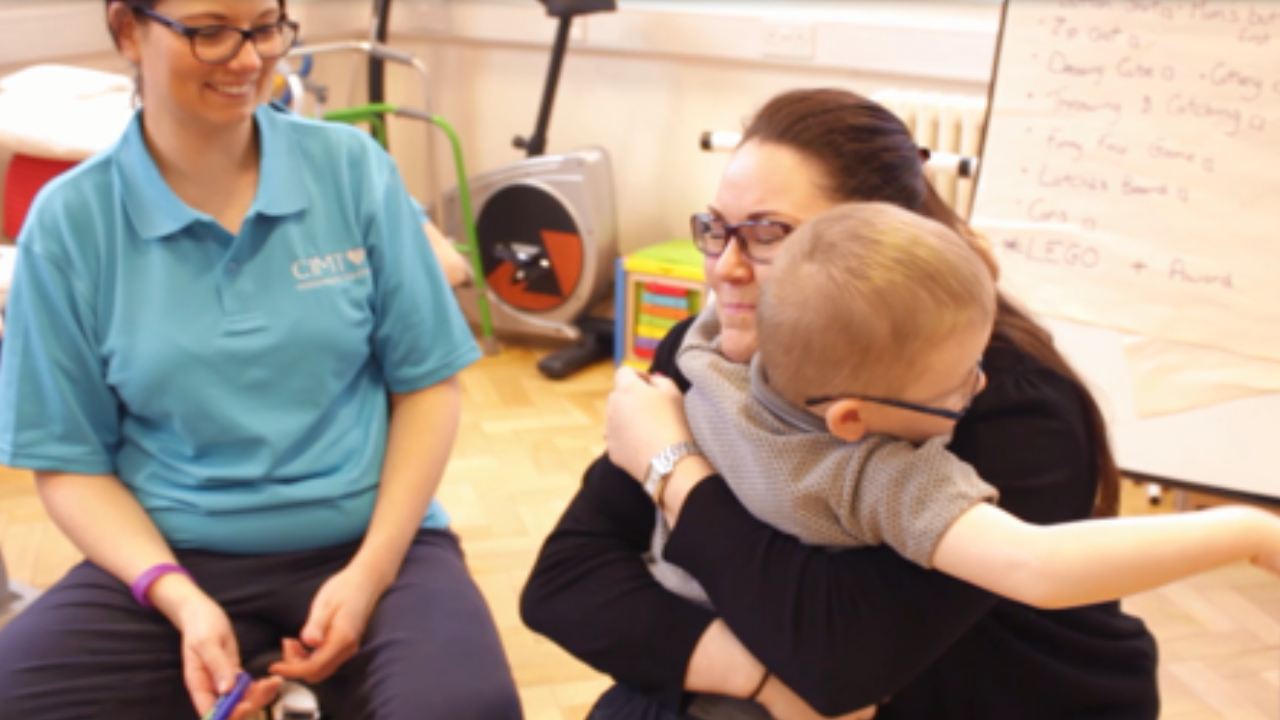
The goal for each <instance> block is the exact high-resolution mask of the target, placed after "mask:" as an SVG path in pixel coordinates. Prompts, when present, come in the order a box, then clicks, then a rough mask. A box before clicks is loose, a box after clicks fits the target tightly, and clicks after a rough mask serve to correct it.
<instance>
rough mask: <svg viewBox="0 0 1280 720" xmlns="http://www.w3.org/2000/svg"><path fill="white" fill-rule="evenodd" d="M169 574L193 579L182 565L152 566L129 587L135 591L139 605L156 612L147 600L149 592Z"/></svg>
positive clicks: (134, 594)
mask: <svg viewBox="0 0 1280 720" xmlns="http://www.w3.org/2000/svg"><path fill="white" fill-rule="evenodd" d="M169 573H180V574H182V575H186V576H187V578H188V579H193V578H192V577H191V573H189V572H187V569H186V568H184V567H182V566H181V565H175V564H173V563H160V564H158V565H152V566H151V567H149V568H147V569H146V570H143V571H142V574H141V575H139V576H138V579H136V580H134V581H133V584H132V585H130V586H129V589H130V590H132V591H133V599H134V600H137V601H138V604H139V605H141V606H142V607H144V608H147V609H148V610H154V609H155V607H156V606H155V605H152V604H151V601H150V600H148V599H147V592H148V591H149V590H151V586H152V585H154V584H155V583H156V581H157V580H159V579H160V578H161V577H163V576H165V575H168V574H169Z"/></svg>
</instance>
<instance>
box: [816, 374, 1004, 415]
mask: <svg viewBox="0 0 1280 720" xmlns="http://www.w3.org/2000/svg"><path fill="white" fill-rule="evenodd" d="M984 374H985V373H984V372H983V370H982V360H981V359H979V360H978V368H977V371H976V372H975V373H974V374H973V388H972V389H971V390H970V391H969V401H968V402H967V403H965V406H964V407H963V408H961V409H959V410H948V409H946V408H935V407H929V406H928V405H919V404H916V403H912V402H907V401H905V400H894V399H892V398H884V397H877V396H875V395H859V394H856V393H840V394H839V395H823V396H822V397H815V398H809V399H808V400H805V401H804V404H805V407H814V406H817V405H825V404H827V403H829V402H835V401H836V400H846V399H849V400H865V401H867V402H873V403H876V404H878V405H888V406H890V407H896V408H902V409H903V410H910V411H912V412H918V413H924V414H925V415H933V416H934V417H940V418H946V419H947V420H957V421H958V420H960V418H962V417H964V416H965V413H967V412H969V408H971V407H973V399H974V398H975V397H977V396H978V391H979V390H980V389H981V388H982V378H983V376H984Z"/></svg>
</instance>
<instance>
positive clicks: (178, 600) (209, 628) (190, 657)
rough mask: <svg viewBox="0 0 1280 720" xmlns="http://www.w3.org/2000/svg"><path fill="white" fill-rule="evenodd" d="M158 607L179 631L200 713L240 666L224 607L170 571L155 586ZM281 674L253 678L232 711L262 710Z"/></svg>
mask: <svg viewBox="0 0 1280 720" xmlns="http://www.w3.org/2000/svg"><path fill="white" fill-rule="evenodd" d="M151 598H152V601H153V602H154V603H155V605H156V608H157V609H159V610H160V611H161V612H163V613H164V614H165V616H166V617H168V618H169V619H170V621H172V622H173V624H174V627H176V628H178V631H179V632H180V633H182V676H183V681H184V682H185V683H186V686H187V692H188V693H190V694H191V702H192V704H193V705H195V708H196V713H197V714H199V715H201V716H204V715H206V714H207V713H208V712H209V710H210V709H211V708H212V707H213V705H214V703H216V702H217V700H218V696H219V695H222V694H223V693H226V692H228V691H230V690H231V688H232V686H233V685H235V680H236V675H237V674H238V673H239V672H240V670H241V665H240V647H239V644H238V643H237V642H236V635H235V632H234V631H233V630H232V628H231V620H230V619H229V618H227V614H226V612H225V611H223V609H222V608H221V607H220V606H219V605H218V604H217V603H216V602H214V601H213V598H210V597H209V596H208V595H206V594H204V592H203V591H201V590H200V588H198V587H196V585H195V584H194V583H192V582H190V581H189V580H187V579H186V578H185V577H181V576H176V575H171V576H166V577H164V578H161V579H160V580H159V581H157V582H156V585H155V586H153V590H152V592H151ZM280 683H281V680H280V678H265V679H262V680H257V681H254V683H253V684H251V685H250V686H249V689H248V690H247V691H246V692H245V694H244V697H243V698H242V699H241V700H240V703H239V704H238V705H237V706H236V708H235V710H234V711H233V712H232V714H231V720H243V719H244V718H248V717H251V716H252V715H253V714H254V713H257V712H258V711H259V710H262V709H263V708H265V707H266V706H267V705H269V704H270V703H271V702H272V701H273V700H275V698H276V694H277V693H278V692H279V691H280Z"/></svg>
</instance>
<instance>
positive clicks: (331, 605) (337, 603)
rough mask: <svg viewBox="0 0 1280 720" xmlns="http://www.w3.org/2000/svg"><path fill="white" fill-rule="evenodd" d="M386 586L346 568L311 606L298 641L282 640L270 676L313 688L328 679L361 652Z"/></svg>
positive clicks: (355, 570)
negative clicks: (281, 650)
mask: <svg viewBox="0 0 1280 720" xmlns="http://www.w3.org/2000/svg"><path fill="white" fill-rule="evenodd" d="M385 589H386V585H385V584H382V583H379V582H378V581H377V580H375V579H374V578H372V577H371V576H369V575H368V574H367V573H364V572H362V571H361V570H360V568H358V567H356V566H354V565H349V566H347V567H346V568H345V569H343V570H342V572H339V573H338V574H337V575H334V576H333V577H331V578H329V579H328V580H327V581H325V584H324V585H323V586H321V588H320V592H318V593H316V597H315V600H313V601H312V602H311V615H310V616H309V617H308V618H307V624H306V625H304V626H303V628H302V633H301V637H300V640H301V642H298V641H297V640H292V639H290V640H285V647H284V659H283V660H281V661H280V662H278V663H275V664H273V665H272V666H271V668H270V671H271V674H272V675H280V676H281V677H287V678H292V679H295V680H302V681H303V682H306V683H308V684H311V685H314V684H317V683H320V682H323V681H324V680H326V679H328V678H329V676H331V675H333V673H335V672H336V671H337V670H338V668H340V667H342V664H343V663H344V662H346V661H347V660H350V659H351V657H352V656H354V655H355V654H356V652H357V651H358V650H359V649H360V639H361V638H363V637H364V630H365V627H366V626H367V625H368V624H369V618H370V617H371V616H372V615H373V611H374V608H376V607H377V605H378V598H380V597H382V593H383V592H384V591H385Z"/></svg>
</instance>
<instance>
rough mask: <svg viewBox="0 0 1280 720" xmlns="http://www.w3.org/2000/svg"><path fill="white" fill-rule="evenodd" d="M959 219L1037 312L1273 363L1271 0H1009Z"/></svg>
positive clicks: (1277, 6)
mask: <svg viewBox="0 0 1280 720" xmlns="http://www.w3.org/2000/svg"><path fill="white" fill-rule="evenodd" d="M973 223H974V225H975V227H977V228H978V229H979V230H980V231H982V232H983V233H985V234H987V235H988V237H990V239H991V241H992V242H993V243H994V244H995V245H996V247H997V250H998V252H999V254H1000V262H1001V266H1002V271H1003V277H1002V280H1001V282H1002V285H1003V286H1004V287H1005V288H1006V289H1007V290H1008V291H1009V292H1011V293H1012V294H1013V295H1014V296H1015V297H1018V298H1020V299H1021V300H1022V301H1023V302H1025V303H1027V304H1028V305H1030V306H1031V307H1032V309H1034V310H1035V311H1037V312H1039V313H1042V314H1046V315H1054V316H1058V317H1064V318H1067V319H1070V320H1075V321H1079V322H1084V323H1089V324H1095V325H1103V326H1108V327H1114V328H1119V329H1122V330H1125V331H1128V332H1132V333H1138V334H1142V335H1145V336H1149V337H1152V338H1160V339H1164V340H1171V341H1176V342H1180V343H1189V344H1194V345H1199V346H1205V347H1210V348H1216V349H1219V350H1224V351H1227V352H1231V353H1237V354H1240V355H1246V356H1251V357H1255V358H1264V359H1272V360H1280V3H1273V2H1267V1H1265V0H1264V1H1259V2H1227V1H1225V0H1215V1H1209V0H1201V1H1190V0H1184V1H1178V2H1172V1H1168V0H1056V1H1050V0H1045V1H1042V2H1032V1H1027V2H1011V3H1010V4H1009V5H1008V7H1007V8H1006V17H1005V26H1004V37H1003V42H1002V45H1001V51H1000V58H999V67H998V70H997V74H996V78H995V84H994V90H993V97H992V106H991V115H990V119H989V120H988V134H987V141H986V146H985V148H984V151H983V164H982V171H981V177H980V178H979V183H978V189H977V192H976V196H975V202H974V211H973Z"/></svg>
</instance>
